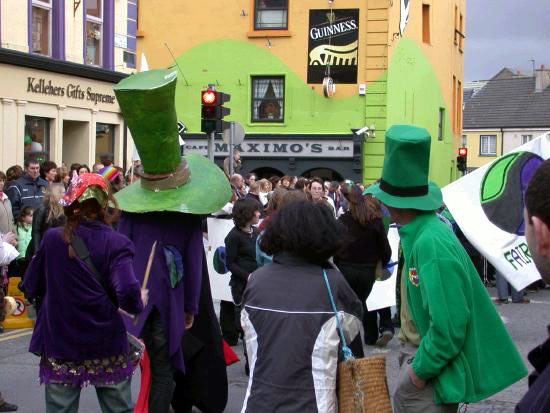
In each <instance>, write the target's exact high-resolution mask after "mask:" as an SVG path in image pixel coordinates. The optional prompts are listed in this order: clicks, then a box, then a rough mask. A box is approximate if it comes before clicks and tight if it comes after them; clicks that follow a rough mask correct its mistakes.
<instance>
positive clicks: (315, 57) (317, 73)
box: [307, 9, 359, 84]
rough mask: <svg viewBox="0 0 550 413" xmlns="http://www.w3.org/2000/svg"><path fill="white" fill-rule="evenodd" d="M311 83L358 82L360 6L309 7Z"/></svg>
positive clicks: (309, 69)
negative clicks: (336, 7) (328, 70)
mask: <svg viewBox="0 0 550 413" xmlns="http://www.w3.org/2000/svg"><path fill="white" fill-rule="evenodd" d="M308 37H309V42H308V70H307V82H308V83H318V84H321V83H323V79H324V78H325V76H329V75H328V74H327V73H326V72H327V69H326V68H327V66H330V77H331V78H332V79H333V81H334V83H357V58H358V43H359V9H335V10H327V9H323V10H317V9H316V10H310V11H309V35H308Z"/></svg>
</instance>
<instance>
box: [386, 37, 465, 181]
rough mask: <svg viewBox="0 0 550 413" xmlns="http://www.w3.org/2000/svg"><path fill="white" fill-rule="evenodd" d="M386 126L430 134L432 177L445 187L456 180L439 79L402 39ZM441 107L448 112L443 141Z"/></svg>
mask: <svg viewBox="0 0 550 413" xmlns="http://www.w3.org/2000/svg"><path fill="white" fill-rule="evenodd" d="M387 79H388V88H387V93H388V100H387V125H388V127H389V126H391V125H395V124H411V125H415V126H421V127H424V128H426V129H428V130H429V131H430V134H431V136H432V149H431V155H430V178H431V179H432V180H434V181H435V182H436V183H437V184H438V185H440V186H443V185H446V184H448V183H449V182H451V181H453V180H454V179H456V168H455V167H454V162H453V160H456V156H455V155H454V154H453V130H452V126H451V111H450V110H449V108H448V107H447V106H446V104H445V101H444V98H443V94H442V93H441V87H440V84H439V82H438V79H437V76H436V74H435V72H434V70H433V68H432V65H431V64H430V62H429V61H428V59H427V57H426V56H425V55H424V53H423V52H422V50H421V48H420V47H419V45H418V44H417V43H416V42H414V41H412V40H410V39H402V40H400V41H399V43H398V45H397V46H396V48H395V49H394V51H393V55H392V59H391V62H390V65H389V68H388V76H387ZM439 108H444V109H445V120H444V126H443V140H442V141H438V139H437V137H438V123H439Z"/></svg>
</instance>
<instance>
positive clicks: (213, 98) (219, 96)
mask: <svg viewBox="0 0 550 413" xmlns="http://www.w3.org/2000/svg"><path fill="white" fill-rule="evenodd" d="M230 98H231V96H230V95H228V94H227V93H222V92H216V91H215V90H203V91H202V92H201V101H202V104H203V105H205V106H220V105H223V104H224V103H225V102H229V99H230Z"/></svg>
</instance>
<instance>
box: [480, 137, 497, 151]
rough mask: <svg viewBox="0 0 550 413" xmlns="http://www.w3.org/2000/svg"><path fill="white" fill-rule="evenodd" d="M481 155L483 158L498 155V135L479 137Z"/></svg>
mask: <svg viewBox="0 0 550 413" xmlns="http://www.w3.org/2000/svg"><path fill="white" fill-rule="evenodd" d="M479 139H480V144H479V154H480V155H482V156H496V155H497V135H481V136H480V137H479Z"/></svg>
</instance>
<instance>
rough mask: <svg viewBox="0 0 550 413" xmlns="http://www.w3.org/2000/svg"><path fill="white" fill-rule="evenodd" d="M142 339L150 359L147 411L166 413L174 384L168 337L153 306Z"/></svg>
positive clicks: (168, 409)
mask: <svg viewBox="0 0 550 413" xmlns="http://www.w3.org/2000/svg"><path fill="white" fill-rule="evenodd" d="M141 334H142V337H143V341H144V342H145V347H146V348H147V353H149V359H150V361H151V393H150V395H149V403H148V404H149V411H150V412H155V413H157V412H158V413H168V412H169V411H170V403H171V402H172V395H173V393H174V388H175V387H176V384H175V383H174V371H175V369H174V368H173V367H172V364H171V362H170V355H169V353H168V338H167V336H166V333H165V332H164V327H163V325H162V319H161V317H160V313H159V311H158V310H157V309H156V308H154V309H153V311H151V313H150V314H149V317H148V318H147V321H146V322H145V325H144V326H143V330H142V333H141Z"/></svg>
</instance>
